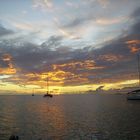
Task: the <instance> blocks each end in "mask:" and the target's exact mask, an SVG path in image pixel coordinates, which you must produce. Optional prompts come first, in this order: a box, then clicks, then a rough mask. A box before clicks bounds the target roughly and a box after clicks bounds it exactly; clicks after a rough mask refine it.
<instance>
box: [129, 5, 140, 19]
mask: <svg viewBox="0 0 140 140" xmlns="http://www.w3.org/2000/svg"><path fill="white" fill-rule="evenodd" d="M131 17H132V18H137V17H140V7H139V8H137V9H136V10H135V11H134V12H133V13H132V15H131Z"/></svg>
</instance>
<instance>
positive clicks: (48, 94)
mask: <svg viewBox="0 0 140 140" xmlns="http://www.w3.org/2000/svg"><path fill="white" fill-rule="evenodd" d="M43 97H51V98H52V97H53V95H52V94H50V93H49V79H48V78H47V93H46V94H44V95H43Z"/></svg>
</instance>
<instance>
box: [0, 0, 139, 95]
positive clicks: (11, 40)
mask: <svg viewBox="0 0 140 140" xmlns="http://www.w3.org/2000/svg"><path fill="white" fill-rule="evenodd" d="M137 54H140V0H0V94H7V93H13V94H15V93H16V94H20V93H27V94H28V93H32V91H33V89H34V90H35V92H36V93H44V92H45V91H46V89H47V87H46V85H47V84H46V81H47V77H48V79H49V85H50V90H51V91H52V92H53V93H54V94H55V93H56V94H59V93H64V92H71V93H75V92H82V91H88V90H96V89H104V90H113V89H120V88H125V87H134V86H137V85H138V69H137Z"/></svg>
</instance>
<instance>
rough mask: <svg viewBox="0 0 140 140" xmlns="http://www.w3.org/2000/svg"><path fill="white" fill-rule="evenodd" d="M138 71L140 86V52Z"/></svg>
mask: <svg viewBox="0 0 140 140" xmlns="http://www.w3.org/2000/svg"><path fill="white" fill-rule="evenodd" d="M138 73H139V86H140V55H139V54H138Z"/></svg>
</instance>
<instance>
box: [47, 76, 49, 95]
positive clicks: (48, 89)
mask: <svg viewBox="0 0 140 140" xmlns="http://www.w3.org/2000/svg"><path fill="white" fill-rule="evenodd" d="M47 93H49V77H47Z"/></svg>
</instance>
